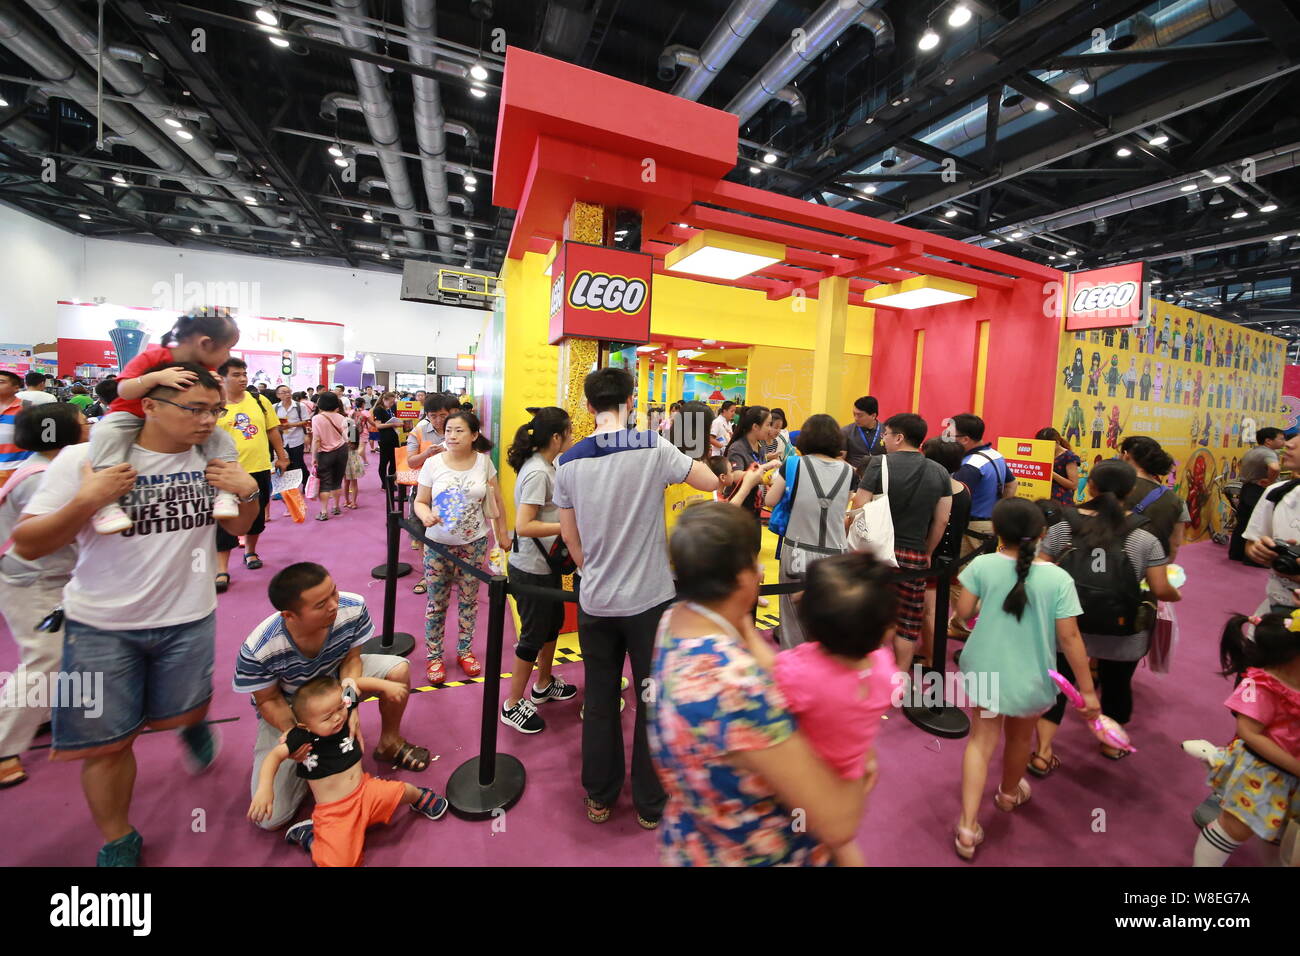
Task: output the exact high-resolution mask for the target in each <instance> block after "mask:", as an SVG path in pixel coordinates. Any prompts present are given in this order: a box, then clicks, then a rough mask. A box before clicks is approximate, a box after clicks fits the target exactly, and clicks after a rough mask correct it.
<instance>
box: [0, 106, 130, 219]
mask: <svg viewBox="0 0 1300 956" xmlns="http://www.w3.org/2000/svg"><path fill="white" fill-rule="evenodd" d="M0 140H4V141H5V142H6V143H10V144H12V145H14V146H17V147H18V148H19V149H22V150H25V151H27V152H28V153H43V152H45V151H47V150H48V149H49V148H50V142H49V138H48V137H47V136H46V135H45V132H44V131H43V130H42V129H41V128H40V127H39V126H37V125H36V124H35V123H33V122H30V121H29V120H25V119H20V120H15V121H14V122H12V123H10V124H9V125H8V126H6V127H5V128H4V129H0ZM64 172H65V173H66V174H67V175H69V176H71V177H73V178H74V179H98V178H99V176H100V171H99V169H98V168H97V167H94V166H87V165H85V164H83V163H79V164H77V165H76V166H69V167H68V168H67V169H65V170H64ZM40 185H44V184H40ZM86 188H87V189H93V190H94V191H95V192H97V193H100V194H103V193H104V188H103V187H101V186H94V185H91V184H90V183H87V184H86ZM124 188H126V187H124ZM51 192H53V193H54V194H56V195H57V194H58V190H51ZM114 203H115V205H117V206H118V207H119V208H122V209H126V210H129V211H131V212H135V211H136V210H138V209H141V208H143V207H144V197H142V196H141V195H140V194H139V193H138V192H136V191H135V190H128V191H125V192H122V193H121V194H119V196H118V197H117V198H116V199H115V200H114Z"/></svg>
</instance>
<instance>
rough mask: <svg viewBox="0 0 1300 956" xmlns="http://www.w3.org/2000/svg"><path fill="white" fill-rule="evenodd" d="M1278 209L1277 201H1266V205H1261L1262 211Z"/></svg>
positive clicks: (1260, 209)
mask: <svg viewBox="0 0 1300 956" xmlns="http://www.w3.org/2000/svg"><path fill="white" fill-rule="evenodd" d="M1276 210H1277V203H1275V202H1266V203H1264V205H1262V206H1260V207H1259V211H1260V212H1274V211H1276Z"/></svg>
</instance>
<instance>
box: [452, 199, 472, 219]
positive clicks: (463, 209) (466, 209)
mask: <svg viewBox="0 0 1300 956" xmlns="http://www.w3.org/2000/svg"><path fill="white" fill-rule="evenodd" d="M447 202H454V203H455V204H456V205H458V206H460V214H461V215H462V216H466V217H468V216H472V215H474V200H472V199H470V198H469V197H468V196H462V195H461V194H460V193H449V194H448V195H447Z"/></svg>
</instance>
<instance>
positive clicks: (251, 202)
mask: <svg viewBox="0 0 1300 956" xmlns="http://www.w3.org/2000/svg"><path fill="white" fill-rule="evenodd" d="M244 202H246V203H247V204H248V205H250V206H256V205H257V197H256V196H245V197H244Z"/></svg>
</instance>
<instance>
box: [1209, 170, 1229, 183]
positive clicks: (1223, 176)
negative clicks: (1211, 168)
mask: <svg viewBox="0 0 1300 956" xmlns="http://www.w3.org/2000/svg"><path fill="white" fill-rule="evenodd" d="M1231 178H1232V177H1231V176H1229V175H1227V174H1226V173H1220V174H1219V175H1218V176H1215V177H1214V178H1213V179H1212V180H1210V182H1212V183H1214V184H1215V185H1220V186H1221V185H1223V184H1224V183H1226V182H1227V181H1228V180H1229V179H1231Z"/></svg>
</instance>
